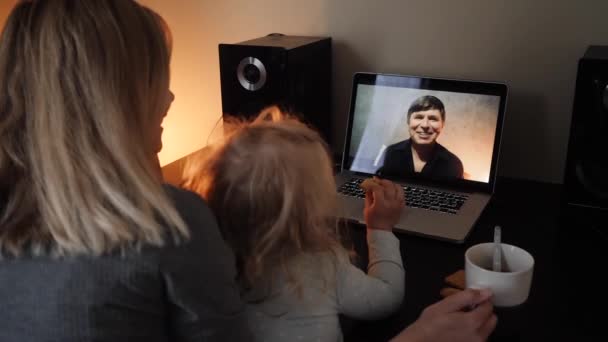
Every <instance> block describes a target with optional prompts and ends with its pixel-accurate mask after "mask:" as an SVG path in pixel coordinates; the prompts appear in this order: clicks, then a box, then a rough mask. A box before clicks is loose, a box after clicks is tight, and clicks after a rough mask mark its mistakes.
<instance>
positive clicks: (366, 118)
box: [344, 73, 507, 185]
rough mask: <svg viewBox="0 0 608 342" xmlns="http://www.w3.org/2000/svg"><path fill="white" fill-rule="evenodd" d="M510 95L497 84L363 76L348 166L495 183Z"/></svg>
mask: <svg viewBox="0 0 608 342" xmlns="http://www.w3.org/2000/svg"><path fill="white" fill-rule="evenodd" d="M506 93H507V87H506V86H505V85H504V84H500V83H488V82H476V81H462V80H446V79H433V78H422V77H412V76H401V75H382V74H367V73H358V74H356V75H355V78H354V82H353V92H352V98H351V108H350V118H349V125H348V132H347V133H348V134H347V141H346V146H345V156H347V158H345V160H344V168H345V169H348V170H350V171H355V172H359V173H364V174H380V175H382V176H384V177H387V178H391V179H397V180H412V179H420V180H428V181H440V182H456V183H471V182H473V183H480V184H485V185H489V184H491V185H493V181H494V178H495V173H496V163H497V156H498V145H499V142H500V130H501V126H502V119H503V113H504V108H505V102H506Z"/></svg>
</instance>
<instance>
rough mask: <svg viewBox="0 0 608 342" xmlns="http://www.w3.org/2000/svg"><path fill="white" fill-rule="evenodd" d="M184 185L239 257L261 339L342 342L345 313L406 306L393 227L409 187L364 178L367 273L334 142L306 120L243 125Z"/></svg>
mask: <svg viewBox="0 0 608 342" xmlns="http://www.w3.org/2000/svg"><path fill="white" fill-rule="evenodd" d="M186 179H187V182H186V186H187V187H189V188H190V189H192V190H195V191H197V192H198V193H200V194H201V195H202V196H203V197H205V199H206V200H207V201H208V204H209V205H210V206H211V208H212V210H213V211H214V212H215V214H216V216H217V218H218V221H219V224H220V228H221V229H222V231H223V234H224V238H225V239H226V241H227V242H228V243H229V245H231V247H232V248H233V249H234V251H235V254H236V256H237V260H238V261H239V265H238V266H239V270H240V281H241V284H242V286H243V287H242V290H243V298H244V299H245V301H246V302H247V303H248V309H247V314H248V318H249V323H250V325H251V329H252V330H253V333H254V335H255V337H256V341H321V342H325V341H328V342H329V341H331V342H336V341H342V332H341V330H340V324H339V320H338V314H344V315H346V316H350V317H353V318H357V319H378V318H381V317H383V316H386V315H388V314H390V313H392V312H393V311H395V310H396V309H397V308H399V306H400V304H401V302H402V299H403V293H404V277H405V275H404V269H403V264H402V260H401V255H400V252H399V240H398V239H397V238H396V237H395V236H394V235H393V233H392V231H391V229H392V227H393V225H394V224H395V223H396V222H397V221H398V220H399V215H400V212H401V209H402V207H403V206H404V197H403V190H402V189H401V187H399V186H397V185H395V184H394V183H392V182H390V181H387V180H380V179H374V180H373V181H372V182H366V189H365V190H366V204H365V210H364V214H365V222H366V224H367V242H368V246H369V265H368V272H367V274H365V273H364V272H363V271H361V270H360V269H358V268H357V267H355V266H353V265H352V264H351V263H350V260H349V256H348V251H347V250H346V249H345V248H344V247H343V246H342V244H341V242H340V241H341V238H342V237H341V236H340V234H339V229H338V222H337V220H336V213H337V212H338V209H339V208H338V203H337V195H336V184H335V182H334V177H333V171H332V163H331V158H330V157H329V153H328V150H327V146H326V145H325V144H324V142H323V140H322V139H321V138H320V136H319V135H318V134H317V133H316V132H315V131H313V130H311V129H310V128H308V127H306V126H305V125H303V124H302V123H300V122H298V121H295V120H291V119H285V120H280V121H278V122H269V121H256V122H253V123H249V124H245V125H243V126H242V127H239V128H236V129H235V130H234V131H233V133H231V134H230V135H229V136H228V137H227V138H226V139H225V140H224V142H223V143H222V144H220V145H219V146H215V147H213V148H211V152H208V154H207V157H206V158H205V160H204V161H202V162H201V164H200V165H199V166H198V167H197V168H194V171H192V169H191V171H190V174H189V175H187V177H186Z"/></svg>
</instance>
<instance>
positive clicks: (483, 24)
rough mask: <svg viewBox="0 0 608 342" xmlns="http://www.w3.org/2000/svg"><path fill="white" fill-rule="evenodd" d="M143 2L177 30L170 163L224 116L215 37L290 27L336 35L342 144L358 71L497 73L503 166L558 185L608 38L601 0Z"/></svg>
mask: <svg viewBox="0 0 608 342" xmlns="http://www.w3.org/2000/svg"><path fill="white" fill-rule="evenodd" d="M8 1H10V0H8ZM0 2H1V3H2V6H1V7H0V11H2V12H0V17H2V18H3V17H5V14H4V12H5V10H4V7H5V4H6V2H7V0H0ZM142 3H144V4H146V5H148V6H150V7H152V8H153V9H155V10H157V11H158V12H160V14H161V15H162V16H163V17H165V19H166V20H167V21H168V23H169V25H170V26H171V28H172V31H173V35H174V56H173V61H172V66H173V80H172V88H173V90H174V92H175V93H176V95H177V99H176V101H175V103H174V106H173V108H172V109H171V112H170V115H169V116H168V117H167V119H166V120H165V124H164V126H165V148H164V150H163V151H162V153H161V156H160V157H161V161H162V163H163V164H166V163H169V162H171V161H173V160H175V159H177V158H179V157H181V156H183V155H186V154H188V153H189V152H191V151H194V150H196V149H198V148H200V147H202V146H204V145H205V143H206V141H207V138H208V136H209V135H210V134H211V132H212V129H213V126H214V125H215V123H216V121H217V120H218V119H219V118H220V113H221V100H220V99H221V98H220V83H219V61H218V51H217V44H219V43H236V42H240V41H243V40H246V39H251V38H256V37H259V36H262V35H265V34H267V33H270V32H282V33H285V34H298V35H329V36H331V37H333V39H334V45H333V48H334V90H335V92H334V93H335V94H334V99H335V104H334V109H335V114H334V120H333V121H334V125H335V135H336V139H335V141H334V145H335V146H337V147H335V148H336V149H337V150H339V149H340V146H339V145H341V142H342V138H343V131H344V122H345V117H346V115H347V110H348V97H349V92H350V77H351V74H352V73H353V72H355V71H362V70H365V71H378V72H389V73H406V74H415V75H429V76H440V77H453V78H467V79H482V80H484V79H486V80H499V81H505V82H506V83H507V84H509V86H510V90H511V92H510V99H509V102H508V106H507V107H508V108H507V117H506V120H505V126H504V138H503V150H502V154H501V163H500V165H499V168H500V171H499V172H500V174H502V175H505V176H512V177H519V178H528V179H535V180H542V181H550V182H561V181H562V175H563V168H564V161H565V149H566V144H567V139H568V134H569V131H568V130H569V125H570V117H571V112H572V97H573V94H574V81H575V77H576V67H577V62H578V59H579V58H580V57H581V56H582V54H583V53H584V51H585V48H586V46H587V45H589V44H598V45H608V25H606V23H605V16H606V13H608V1H605V0H586V1H566V0H561V1H560V0H557V1H556V0H535V1H530V0H513V1H484V0H463V1H442V0H376V1H369V0H308V1H301V0H262V1H244V0H223V1H212V0H173V1H168V0H144V1H142ZM216 133H217V130H216Z"/></svg>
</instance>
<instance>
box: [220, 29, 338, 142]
mask: <svg viewBox="0 0 608 342" xmlns="http://www.w3.org/2000/svg"><path fill="white" fill-rule="evenodd" d="M219 53H220V79H221V88H222V111H223V117H224V121H226V120H227V119H230V118H232V117H236V118H244V119H250V118H252V117H254V116H256V115H257V114H259V112H260V111H261V110H262V109H264V108H266V107H268V106H272V105H277V106H278V107H279V108H280V109H281V110H283V111H287V112H290V113H291V114H295V115H298V116H299V117H300V119H302V120H303V121H304V122H306V123H307V124H309V125H312V126H313V127H314V128H316V129H317V130H318V131H319V132H320V133H321V135H322V136H323V137H324V138H325V140H326V141H327V142H330V138H331V38H328V37H301V36H287V35H282V34H270V35H268V36H265V37H261V38H257V39H253V40H248V41H244V42H242V43H238V44H220V45H219Z"/></svg>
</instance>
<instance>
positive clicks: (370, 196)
mask: <svg viewBox="0 0 608 342" xmlns="http://www.w3.org/2000/svg"><path fill="white" fill-rule="evenodd" d="M361 188H362V189H363V190H365V209H364V210H363V216H364V218H365V224H366V225H367V228H368V229H378V230H387V231H392V230H393V227H394V226H395V224H396V223H397V222H398V221H399V217H400V216H401V211H402V210H403V207H404V206H405V198H404V195H403V188H402V187H401V186H400V185H398V184H395V183H393V182H391V181H389V180H386V179H380V178H377V177H374V178H372V179H366V180H365V181H364V182H363V183H361Z"/></svg>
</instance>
